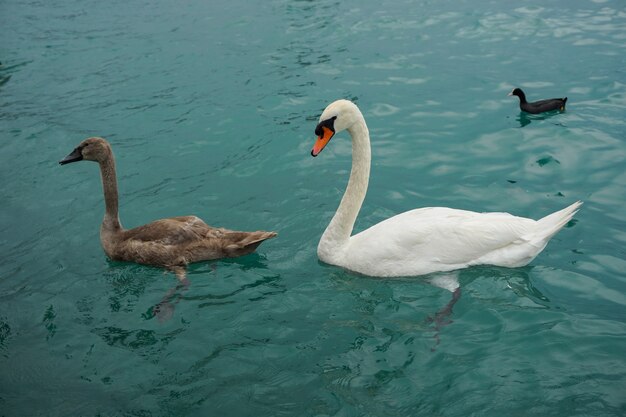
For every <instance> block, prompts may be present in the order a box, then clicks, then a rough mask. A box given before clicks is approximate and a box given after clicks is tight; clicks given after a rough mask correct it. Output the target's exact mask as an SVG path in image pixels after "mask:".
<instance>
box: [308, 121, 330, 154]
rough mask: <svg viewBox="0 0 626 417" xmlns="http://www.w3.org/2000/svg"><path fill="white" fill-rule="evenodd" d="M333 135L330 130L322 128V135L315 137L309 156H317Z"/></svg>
mask: <svg viewBox="0 0 626 417" xmlns="http://www.w3.org/2000/svg"><path fill="white" fill-rule="evenodd" d="M334 135H335V132H333V131H332V130H331V129H330V128H328V127H326V126H322V135H321V136H318V137H317V140H316V141H315V145H313V149H312V150H311V156H317V155H319V153H320V152H322V149H324V147H325V146H326V145H328V142H330V139H331V138H332V137H333V136H334Z"/></svg>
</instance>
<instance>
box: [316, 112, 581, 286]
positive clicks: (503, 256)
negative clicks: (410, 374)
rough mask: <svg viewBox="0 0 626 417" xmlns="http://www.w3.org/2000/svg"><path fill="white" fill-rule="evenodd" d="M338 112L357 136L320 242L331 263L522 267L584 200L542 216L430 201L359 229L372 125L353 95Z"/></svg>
mask: <svg viewBox="0 0 626 417" xmlns="http://www.w3.org/2000/svg"><path fill="white" fill-rule="evenodd" d="M329 115H332V116H329ZM334 116H336V117H337V119H336V121H335V129H336V132H338V131H340V130H343V129H347V130H348V132H349V133H350V135H351V136H352V158H353V162H352V171H351V174H350V180H349V182H348V186H347V188H346V192H345V194H344V197H343V198H342V200H341V204H340V205H339V208H338V209H337V212H336V213H335V216H334V217H333V219H332V220H331V222H330V224H329V225H328V227H327V228H326V231H325V232H324V234H323V236H322V238H321V239H320V243H319V246H318V256H319V258H320V259H321V260H322V261H324V262H326V263H329V264H333V265H337V266H340V267H343V268H346V269H349V270H352V271H355V272H359V273H361V274H365V275H370V276H379V277H392V276H412V275H423V274H428V273H432V272H443V271H452V270H455V269H460V268H465V267H468V266H472V265H481V264H489V265H496V266H503V267H520V266H524V265H526V264H528V263H529V262H530V261H532V260H533V259H534V258H535V257H536V256H537V255H538V254H539V253H540V252H541V251H542V250H543V249H544V248H545V246H546V244H547V243H548V241H549V240H550V238H552V236H554V235H555V234H556V233H557V232H558V231H559V230H560V229H561V228H562V227H563V226H564V225H565V224H567V222H568V221H570V220H571V219H572V217H573V216H574V214H576V212H577V211H578V208H579V207H580V205H581V204H582V203H581V202H576V203H574V204H572V205H570V206H569V207H566V208H565V209H563V210H560V211H557V212H555V213H552V214H550V215H548V216H546V217H544V218H543V219H541V220H538V221H536V220H532V219H528V218H524V217H517V216H513V215H511V214H508V213H476V212H472V211H466V210H457V209H451V208H447V207H427V208H420V209H415V210H411V211H407V212H405V213H402V214H398V215H397V216H394V217H391V218H389V219H386V220H384V221H382V222H380V223H378V224H376V225H374V226H372V227H370V228H369V229H367V230H364V231H362V232H361V233H358V234H356V235H354V236H351V233H352V228H353V226H354V222H355V220H356V217H357V215H358V212H359V210H360V208H361V205H362V203H363V199H364V198H365V193H366V192H367V183H368V180H369V167H370V142H369V132H368V130H367V126H366V124H365V120H364V119H363V116H362V114H361V112H360V111H359V109H358V108H357V107H356V105H354V104H353V103H351V102H349V101H347V100H339V101H336V102H334V103H332V104H330V105H329V106H328V107H327V108H326V110H325V111H324V113H322V116H321V117H320V121H324V120H326V119H328V118H330V117H334Z"/></svg>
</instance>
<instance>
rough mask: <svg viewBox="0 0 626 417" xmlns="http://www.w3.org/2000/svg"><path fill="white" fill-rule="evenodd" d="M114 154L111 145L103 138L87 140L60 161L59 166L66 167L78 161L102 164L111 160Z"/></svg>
mask: <svg viewBox="0 0 626 417" xmlns="http://www.w3.org/2000/svg"><path fill="white" fill-rule="evenodd" d="M111 154H112V151H111V145H109V142H107V141H106V140H104V139H102V138H89V139H85V140H84V141H82V142H81V143H80V145H78V146H77V147H76V148H74V150H73V151H72V152H71V153H70V154H69V155H68V156H66V157H65V158H63V159H62V160H60V161H59V164H61V165H65V164H69V163H72V162H78V161H95V162H102V161H104V160H105V159H107V158H110V157H111Z"/></svg>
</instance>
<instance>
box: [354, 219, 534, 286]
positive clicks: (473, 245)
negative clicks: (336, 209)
mask: <svg viewBox="0 0 626 417" xmlns="http://www.w3.org/2000/svg"><path fill="white" fill-rule="evenodd" d="M535 225H536V222H535V221H534V220H531V219H526V218H522V217H516V216H512V215H510V214H508V213H476V212H471V211H465V210H455V209H450V208H445V207H428V208H422V209H416V210H412V211H408V212H405V213H402V214H399V215H397V216H394V217H391V218H389V219H387V220H385V221H382V222H380V223H378V224H376V225H374V226H372V227H371V228H369V229H367V230H365V231H363V232H361V233H359V234H357V235H355V236H353V237H352V238H351V239H350V245H349V247H348V251H347V254H346V260H347V261H348V262H349V264H350V265H352V269H354V270H356V271H358V272H362V273H368V274H375V275H405V274H409V275H418V274H424V273H429V272H433V271H445V270H452V269H457V268H462V267H465V266H468V265H474V264H479V263H491V264H496V265H503V266H516V265H517V264H519V258H520V256H521V257H522V258H528V256H529V255H525V254H524V252H526V251H528V252H533V253H534V252H535V250H534V248H529V249H530V250H529V249H527V248H526V247H527V246H528V242H527V239H526V238H525V236H528V234H529V233H530V232H531V231H532V230H533V228H534V227H535ZM519 248H524V249H523V250H522V253H521V254H520V253H518V252H520V250H519ZM533 257H534V254H533V255H532V257H530V258H529V259H528V261H530V260H531V259H532V258H533ZM513 258H514V259H513ZM514 264H515V265H514ZM358 265H363V267H358ZM347 267H349V268H350V266H348V265H347ZM385 271H386V272H385Z"/></svg>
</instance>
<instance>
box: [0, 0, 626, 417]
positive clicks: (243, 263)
mask: <svg viewBox="0 0 626 417" xmlns="http://www.w3.org/2000/svg"><path fill="white" fill-rule="evenodd" d="M0 25H1V27H2V28H3V30H2V39H1V40H0V62H1V63H2V65H1V66H0V178H1V180H2V182H1V186H0V201H1V209H0V416H6V417H9V416H341V417H344V416H445V417H448V416H494V417H495V416H623V415H626V353H625V352H626V295H625V294H626V272H625V271H626V249H625V247H626V211H625V210H624V207H625V206H626V189H625V187H626V142H625V140H626V3H624V2H623V1H620V0H594V1H587V0H572V1H567V2H565V1H562V2H545V1H536V0H532V1H528V2H513V1H460V2H441V1H423V0H422V1H407V0H400V1H396V0H393V1H391V0H382V1H370V0H367V1H361V2H338V1H326V0H319V1H295V0H270V1H267V2H250V1H243V0H232V1H228V2H222V1H199V0H189V1H181V2H167V1H160V0H157V1H155V2H147V1H137V0H126V1H119V0H113V1H109V2H103V1H93V0H86V1H76V0H59V1H55V2H47V1H38V0H25V1H22V0H0ZM515 86H517V87H522V88H523V89H524V90H525V91H526V93H527V95H528V97H529V99H531V100H536V99H540V98H550V97H562V96H568V97H569V101H568V105H567V109H566V111H565V112H564V113H557V114H550V115H542V116H524V115H521V114H520V111H519V108H518V103H517V100H516V99H514V98H511V97H507V96H506V94H507V93H508V92H509V91H510V90H511V89H512V88H513V87H515ZM338 98H349V99H352V100H355V101H356V102H357V104H358V105H359V107H360V108H361V110H362V111H363V113H364V115H365V118H366V120H367V122H368V125H369V128H370V133H371V137H372V154H373V165H372V172H371V180H370V186H369V193H368V196H367V198H366V200H365V203H364V206H363V209H362V211H361V213H360V216H359V219H358V220H357V224H356V228H355V230H356V231H360V230H363V229H365V228H367V227H369V226H371V225H372V224H375V223H377V222H379V221H381V220H382V219H385V218H387V217H389V216H391V215H393V214H397V213H400V212H403V211H406V210H409V209H412V208H416V207H423V206H448V207H454V208H462V209H469V210H477V211H507V212H510V213H513V214H517V215H521V216H525V217H531V218H540V217H542V216H544V215H546V214H548V213H550V212H553V211H556V210H557V209H560V208H562V207H565V206H567V205H569V204H571V203H572V202H574V201H576V200H583V201H584V202H585V204H584V206H583V208H582V210H581V211H580V212H579V213H578V214H577V215H576V218H575V220H574V221H572V222H570V224H568V227H567V228H565V229H563V230H562V231H561V232H560V233H559V234H558V235H557V236H556V237H555V238H554V239H553V240H552V241H551V242H550V244H549V245H548V246H547V248H546V249H545V250H544V251H543V252H542V253H541V254H540V255H539V256H538V257H537V258H536V259H535V260H534V261H533V262H532V263H531V264H530V265H529V266H527V267H524V268H517V269H504V268H495V267H478V268H470V269H466V270H462V271H459V272H457V273H454V274H453V275H454V277H455V278H456V279H458V280H459V282H460V285H461V297H460V298H459V299H458V300H457V301H456V304H454V307H453V309H452V311H449V310H446V305H447V304H448V303H449V302H451V300H452V295H451V293H450V292H449V291H447V290H445V289H442V288H440V287H437V286H434V285H431V284H430V282H431V281H432V279H433V278H438V277H437V276H435V277H413V278H403V279H372V278H367V277H363V276H359V275H355V274H352V273H349V272H346V271H343V270H341V269H338V268H335V267H331V266H328V265H324V264H322V263H320V262H319V261H318V260H317V256H316V246H317V242H318V240H319V237H320V236H321V234H322V232H323V230H324V228H325V227H326V225H327V224H328V221H329V220H330V218H331V216H332V214H333V213H334V210H335V209H336V207H337V205H338V203H339V200H340V198H341V195H342V193H343V190H344V187H345V185H346V183H347V179H348V175H349V170H350V156H351V154H350V152H351V148H350V142H349V137H348V135H347V134H346V133H343V134H340V135H337V136H336V137H335V138H334V139H333V140H332V142H331V143H330V145H329V146H328V148H327V149H326V150H324V152H323V153H322V154H321V155H320V156H319V157H318V158H315V159H314V158H311V156H310V154H309V152H310V149H311V147H312V145H313V142H314V139H315V136H314V129H315V125H316V124H317V119H318V117H319V115H320V113H321V111H322V110H323V109H324V107H325V106H326V105H327V104H328V103H330V102H331V101H333V100H335V99H338ZM93 135H98V136H103V137H105V138H107V139H108V140H109V141H110V142H111V143H112V146H113V149H114V151H115V154H116V158H117V168H118V179H119V183H120V199H121V202H120V210H121V212H120V216H121V220H122V223H123V224H124V225H125V226H126V227H134V226H137V225H140V224H143V223H146V222H148V221H151V220H154V219H158V218H162V217H169V216H177V215H188V214H196V215H198V216H200V217H202V218H203V219H205V220H206V221H207V222H208V223H209V224H212V225H218V226H223V227H229V228H233V229H239V230H257V229H265V230H276V231H278V232H279V237H278V238H276V239H273V240H271V241H268V242H266V243H264V244H263V245H262V246H261V247H260V248H259V251H258V253H257V254H254V255H250V256H247V257H244V258H239V259H234V260H222V261H215V262H206V263H199V264H195V265H193V266H192V267H191V268H190V270H189V278H190V281H191V285H190V286H189V287H188V288H187V289H184V288H179V287H177V281H176V278H175V277H174V275H172V274H171V273H165V272H163V271H162V270H160V269H157V268H150V267H144V266H139V265H134V264H126V263H118V262H111V261H109V260H107V258H106V257H105V255H104V253H103V251H102V249H101V247H100V242H99V226H100V221H101V219H102V216H103V212H104V209H103V199H102V190H101V184H100V179H99V174H98V170H97V166H96V165H95V164H93V163H86V162H85V163H78V164H72V165H68V166H63V167H61V166H59V165H58V161H59V160H60V159H61V158H63V157H64V156H65V155H67V154H68V153H69V152H70V151H71V150H72V149H73V148H74V147H75V146H76V145H77V144H78V143H79V142H80V141H81V140H82V139H84V138H85V137H88V136H93ZM160 303H161V305H159V304H160ZM155 306H159V309H160V314H158V315H155ZM438 313H439V314H438Z"/></svg>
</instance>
